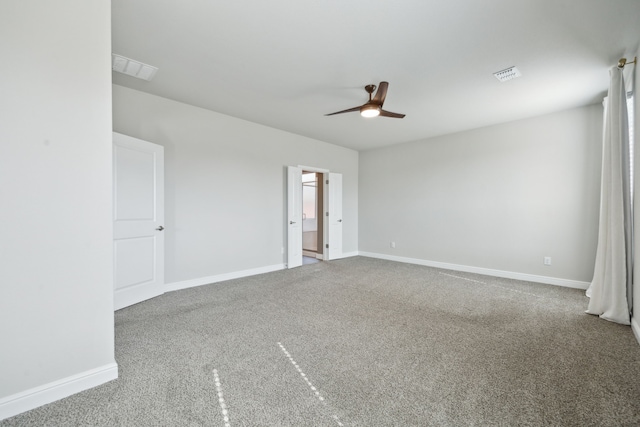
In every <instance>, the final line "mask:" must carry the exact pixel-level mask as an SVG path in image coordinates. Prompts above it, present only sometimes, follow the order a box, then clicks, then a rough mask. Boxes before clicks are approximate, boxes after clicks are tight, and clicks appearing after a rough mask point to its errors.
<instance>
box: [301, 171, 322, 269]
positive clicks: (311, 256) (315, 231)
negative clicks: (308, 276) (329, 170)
mask: <svg viewBox="0 0 640 427" xmlns="http://www.w3.org/2000/svg"><path fill="white" fill-rule="evenodd" d="M323 183H324V180H323V174H322V173H319V172H309V171H302V263H303V264H311V263H314V262H318V261H319V260H321V259H323V255H322V248H323V246H324V243H323V241H324V239H323V236H324V230H323V227H324V221H323V215H322V212H323V211H324V209H323V200H324V195H323V190H324V185H323Z"/></svg>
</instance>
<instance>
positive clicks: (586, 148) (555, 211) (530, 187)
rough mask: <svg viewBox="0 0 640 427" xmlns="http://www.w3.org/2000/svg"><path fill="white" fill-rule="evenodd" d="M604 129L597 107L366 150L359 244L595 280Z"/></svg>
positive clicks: (501, 268)
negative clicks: (545, 262)
mask: <svg viewBox="0 0 640 427" xmlns="http://www.w3.org/2000/svg"><path fill="white" fill-rule="evenodd" d="M425 120H428V118H425ZM601 135H602V107H601V106H600V105H593V106H588V107H584V108H578V109H573V110H569V111H564V112H560V113H556V114H551V115H545V116H541V117H537V118H532V119H527V120H521V121H517V122H511V123H507V124H501V125H497V126H491V127H486V128H481V129H477V130H473V131H469V132H463V133H458V134H453V135H447V136H442V137H437V138H432V139H428V140H424V141H419V142H415V143H407V144H401V145H396V146H391V147H387V148H382V149H376V150H371V151H365V152H361V153H360V188H359V193H360V212H361V215H360V233H359V235H360V240H359V250H360V251H363V252H370V253H374V254H383V255H391V256H398V257H406V258H414V259H419V260H427V261H432V262H439V263H448V264H454V265H458V266H470V267H479V268H483V269H492V270H498V271H506V272H515V273H519V274H529V275H536V276H548V277H553V278H561V279H569V280H576V281H583V282H590V281H591V279H592V275H593V262H594V258H595V250H596V244H597V230H598V215H599V203H600V199H599V192H600V159H601ZM391 241H394V242H396V248H395V249H392V248H390V242H391ZM545 256H550V257H552V265H551V266H544V265H543V257H545Z"/></svg>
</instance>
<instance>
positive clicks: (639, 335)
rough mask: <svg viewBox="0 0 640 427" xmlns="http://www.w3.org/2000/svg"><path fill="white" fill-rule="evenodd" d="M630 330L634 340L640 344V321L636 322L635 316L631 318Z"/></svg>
mask: <svg viewBox="0 0 640 427" xmlns="http://www.w3.org/2000/svg"><path fill="white" fill-rule="evenodd" d="M639 309H640V308H639ZM631 330H632V331H633V335H635V336H636V341H638V344H640V322H638V319H636V318H635V317H632V318H631Z"/></svg>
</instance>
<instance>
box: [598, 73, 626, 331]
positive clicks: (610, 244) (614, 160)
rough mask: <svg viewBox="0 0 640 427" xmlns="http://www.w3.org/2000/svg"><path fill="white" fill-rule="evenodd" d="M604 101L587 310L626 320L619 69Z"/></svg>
mask: <svg viewBox="0 0 640 427" xmlns="http://www.w3.org/2000/svg"><path fill="white" fill-rule="evenodd" d="M610 77H611V82H610V86H609V95H608V97H607V100H606V102H605V119H604V129H603V148H602V180H601V188H600V191H601V195H600V226H599V227H600V228H599V232H598V248H597V251H596V264H595V269H594V274H593V280H592V282H591V285H590V286H589V289H587V296H589V297H590V301H589V306H588V308H587V313H590V314H595V315H598V316H600V317H601V318H603V319H606V320H610V321H613V322H617V323H621V324H624V325H629V324H630V323H631V322H630V320H631V319H630V313H631V305H630V303H631V300H630V295H631V290H632V286H633V277H632V275H633V245H632V243H633V240H632V237H633V218H632V212H631V191H630V188H629V186H630V184H631V181H630V154H629V121H628V118H627V96H626V95H627V94H626V89H625V84H624V77H623V72H622V70H620V69H618V68H617V67H614V68H612V69H611V71H610Z"/></svg>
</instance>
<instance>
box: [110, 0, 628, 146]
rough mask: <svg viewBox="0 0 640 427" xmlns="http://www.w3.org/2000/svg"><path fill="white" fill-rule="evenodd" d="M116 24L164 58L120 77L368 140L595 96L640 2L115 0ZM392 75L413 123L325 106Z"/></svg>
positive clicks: (130, 49)
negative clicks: (510, 71)
mask: <svg viewBox="0 0 640 427" xmlns="http://www.w3.org/2000/svg"><path fill="white" fill-rule="evenodd" d="M112 33H113V36H112V37H113V47H112V50H113V52H114V53H117V54H120V55H123V56H125V57H128V58H131V59H135V60H138V61H141V62H144V63H147V64H150V65H153V66H156V67H158V68H159V71H158V73H157V74H156V76H155V78H154V79H153V81H151V82H146V81H143V80H139V79H135V78H133V77H129V76H126V75H123V74H120V73H113V82H114V83H115V84H118V85H122V86H126V87H130V88H133V89H137V90H141V91H144V92H148V93H151V94H155V95H159V96H162V97H166V98H169V99H173V100H176V101H181V102H184V103H187V104H191V105H195V106H198V107H202V108H206V109H209V110H213V111H217V112H220V113H223V114H227V115H230V116H234V117H238V118H241V119H245V120H249V121H252V122H255V123H260V124H264V125H267V126H270V127H273V128H277V129H282V130H285V131H289V132H293V133H296V134H300V135H304V136H308V137H311V138H315V139H318V140H322V141H326V142H330V143H333V144H337V145H341V146H344V147H349V148H353V149H356V150H366V149H370V148H375V147H380V146H385V145H390V144H397V143H402V142H407V141H415V140H420V139H424V138H429V137H432V136H436V135H443V134H448V133H453V132H459V131H463V130H467V129H473V128H478V127H482V126H488V125H492V124H496V123H502V122H507V121H511V120H517V119H521V118H525V117H532V116H537V115H541V114H546V113H551V112H554V111H560V110H564V109H568V108H572V107H577V106H582V105H587V104H592V103H595V102H599V101H600V100H601V99H602V97H603V95H604V93H605V91H606V88H607V85H608V70H609V68H611V67H612V66H614V65H615V64H616V63H617V61H618V59H619V58H620V57H622V56H625V55H626V56H629V55H631V56H632V55H633V53H634V52H637V51H638V49H639V48H640V0H483V1H480V0H449V1H445V0H437V1H436V0H394V1H390V0H366V1H365V0H324V1H311V0H270V1H265V0H238V1H233V0H231V1H230V0H226V1H225V0H112ZM513 65H515V66H517V67H518V69H519V70H520V71H521V72H522V75H523V76H522V77H520V78H518V79H515V80H511V81H508V82H505V83H500V82H499V81H498V80H496V79H495V78H494V77H493V75H492V73H493V72H496V71H499V70H502V69H504V68H507V67H510V66H513ZM383 80H386V81H388V82H389V91H388V93H387V98H386V102H385V104H384V109H386V110H390V111H393V112H397V113H404V114H406V115H407V116H406V117H405V118H404V119H393V118H386V117H378V118H374V119H365V118H363V117H361V116H360V115H359V114H358V113H357V112H356V113H347V114H341V115H336V116H332V117H325V116H324V115H325V114H327V113H332V112H335V111H339V110H344V109H347V108H351V107H355V106H359V105H361V104H363V103H364V102H365V101H367V99H368V95H367V93H366V92H365V90H364V86H365V85H367V84H378V83H379V82H380V81H383Z"/></svg>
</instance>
